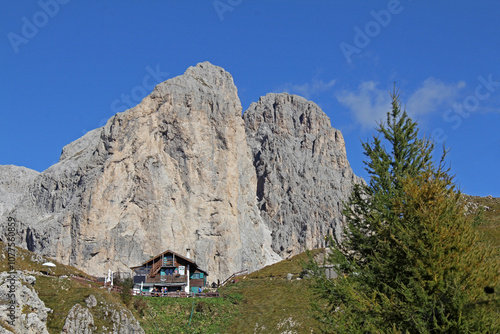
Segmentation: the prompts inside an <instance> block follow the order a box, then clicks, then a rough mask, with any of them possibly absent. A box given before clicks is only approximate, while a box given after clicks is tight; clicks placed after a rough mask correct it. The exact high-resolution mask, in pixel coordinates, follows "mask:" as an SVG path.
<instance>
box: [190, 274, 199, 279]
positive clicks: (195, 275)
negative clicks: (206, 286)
mask: <svg viewBox="0 0 500 334" xmlns="http://www.w3.org/2000/svg"><path fill="white" fill-rule="evenodd" d="M199 278H200V274H198V273H196V274H193V275H192V276H191V279H199Z"/></svg>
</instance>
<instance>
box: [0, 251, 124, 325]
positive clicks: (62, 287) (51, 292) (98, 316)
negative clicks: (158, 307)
mask: <svg viewBox="0 0 500 334" xmlns="http://www.w3.org/2000/svg"><path fill="white" fill-rule="evenodd" d="M0 249H1V250H2V256H1V257H0V271H8V270H9V269H8V268H9V267H8V262H7V261H8V259H7V256H6V252H7V249H6V246H5V243H3V242H0ZM44 262H52V263H54V264H56V267H50V268H48V267H45V266H42V263H44ZM14 266H15V269H16V270H22V271H25V272H28V273H29V274H32V275H33V276H35V277H36V281H35V284H34V286H33V288H34V289H35V291H36V292H37V293H38V296H39V298H40V299H41V300H42V301H43V302H44V304H45V306H46V307H48V308H50V309H52V312H51V313H49V314H48V316H47V329H48V331H49V333H61V331H62V328H63V326H64V322H65V321H66V317H67V315H68V313H69V310H70V309H71V308H72V307H73V306H74V305H75V304H81V305H82V306H85V307H86V303H85V299H86V298H87V297H88V296H90V295H94V297H95V298H96V300H97V306H96V307H94V308H92V309H91V310H90V311H91V313H92V316H93V318H94V331H95V332H97V333H100V332H102V327H106V328H108V329H110V330H112V328H113V323H112V321H111V312H112V310H119V309H124V308H125V306H124V305H123V303H122V302H121V300H120V296H119V295H118V294H116V293H109V292H108V291H107V290H105V289H100V288H99V287H100V286H99V285H97V284H93V283H90V282H89V283H86V284H82V283H79V282H76V281H74V280H72V279H70V278H69V277H68V276H70V275H77V276H83V277H90V276H89V275H87V274H86V273H84V272H83V271H81V270H78V269H76V268H74V267H71V266H66V265H64V264H61V263H59V262H57V261H54V260H51V259H48V258H45V257H43V256H40V255H38V254H35V253H33V252H30V251H28V250H25V249H20V248H16V260H15V265H14ZM43 272H47V273H49V274H50V275H51V276H48V275H45V274H43ZM25 311H26V312H31V310H28V309H27V310H25ZM4 327H5V326H4Z"/></svg>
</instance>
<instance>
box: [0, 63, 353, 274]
mask: <svg viewBox="0 0 500 334" xmlns="http://www.w3.org/2000/svg"><path fill="white" fill-rule="evenodd" d="M241 113H242V108H241V103H240V100H239V98H238V95H237V89H236V87H235V85H234V83H233V79H232V77H231V75H230V74H229V73H227V72H226V71H224V70H223V69H222V68H220V67H217V66H214V65H211V64H210V63H206V62H205V63H201V64H198V65H197V66H195V67H190V68H189V69H188V70H187V71H186V72H185V73H184V75H181V76H179V77H176V78H173V79H170V80H168V81H166V82H163V83H161V84H159V85H158V86H157V87H156V88H155V89H154V91H153V92H152V93H151V94H150V95H149V96H147V97H146V98H145V99H144V100H143V101H142V102H141V103H140V104H138V105H137V106H136V107H134V108H132V109H129V110H127V111H125V112H123V113H119V114H117V115H115V116H114V117H112V118H111V119H110V120H109V121H108V122H107V124H106V125H105V126H104V127H102V128H99V129H96V130H94V131H91V132H89V133H87V134H86V135H85V136H83V137H82V138H80V139H78V140H76V141H74V142H73V143H71V144H69V145H67V146H66V147H64V149H63V151H62V154H61V158H60V161H59V163H57V164H55V165H54V166H52V167H50V168H49V169H47V170H46V171H44V172H42V173H37V172H34V171H29V170H26V169H22V168H17V167H5V166H2V167H1V169H0V175H3V176H2V177H0V199H1V200H3V199H4V198H5V199H8V200H6V201H5V205H4V206H3V207H2V210H3V212H0V213H2V214H1V215H0V235H3V236H5V235H6V233H7V231H6V226H7V224H6V222H7V221H10V222H14V223H15V226H16V230H17V233H18V236H19V238H18V240H17V244H18V245H19V246H21V247H24V248H27V249H29V250H31V251H34V252H37V253H40V254H43V255H45V256H49V257H52V258H55V259H56V260H58V261H60V262H62V263H65V264H69V265H74V266H76V267H78V268H80V269H82V270H84V271H86V272H88V273H90V274H94V275H97V276H104V275H105V273H107V271H108V269H111V270H113V271H117V270H120V271H128V268H129V267H130V266H133V265H138V264H140V263H142V262H143V261H145V260H146V259H148V258H149V257H150V256H152V255H154V254H157V253H159V252H162V251H164V250H166V249H171V250H173V251H176V252H180V253H184V251H185V249H186V248H190V249H191V255H192V257H194V259H195V261H196V262H197V263H198V264H199V265H200V266H201V267H202V268H203V269H204V270H207V271H208V272H209V274H210V276H209V279H210V280H217V279H218V278H220V279H224V278H226V277H227V276H229V275H230V274H231V273H233V272H236V271H239V270H242V269H249V270H251V271H252V270H255V269H258V268H261V267H262V266H264V265H267V264H270V263H273V262H275V261H277V260H279V259H280V258H281V257H280V255H281V256H285V257H286V256H289V255H292V254H295V253H297V252H300V251H302V250H304V249H305V248H314V247H320V246H323V242H324V236H326V235H327V234H329V233H338V232H339V231H340V226H341V224H342V221H341V218H340V216H339V213H340V203H341V201H342V200H344V199H345V198H346V196H347V194H348V192H349V191H350V187H351V184H352V182H353V181H355V180H356V179H355V177H354V175H353V174H352V171H351V169H350V167H349V164H348V162H347V158H346V155H345V146H344V142H343V139H342V135H341V134H340V132H339V131H338V130H335V129H333V128H332V127H331V126H330V121H329V119H328V117H326V115H325V114H324V113H323V112H322V111H321V110H320V109H319V108H318V107H317V106H316V105H315V104H314V103H312V102H309V101H306V100H305V99H303V98H300V97H297V96H291V95H288V94H270V95H268V96H266V97H263V98H261V100H260V101H259V102H258V103H255V104H252V105H251V107H250V109H249V110H248V111H247V112H245V115H244V120H243V118H242V116H241ZM23 173H24V176H23V175H22V174H23ZM2 240H5V237H2Z"/></svg>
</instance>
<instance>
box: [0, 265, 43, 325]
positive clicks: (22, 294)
mask: <svg viewBox="0 0 500 334" xmlns="http://www.w3.org/2000/svg"><path fill="white" fill-rule="evenodd" d="M35 280H36V278H35V277H34V276H30V275H25V274H24V273H22V272H10V273H8V272H1V273H0V321H1V322H2V323H3V324H9V325H11V327H12V329H14V332H15V333H26V334H45V333H46V334H48V333H49V332H48V330H47V315H48V313H49V312H52V310H51V309H49V308H48V307H45V304H44V302H43V301H42V300H40V298H39V297H38V294H37V293H36V291H35V290H34V289H33V287H32V285H33V284H34V282H35Z"/></svg>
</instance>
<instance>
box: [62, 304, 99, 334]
mask: <svg viewBox="0 0 500 334" xmlns="http://www.w3.org/2000/svg"><path fill="white" fill-rule="evenodd" d="M93 332H94V317H93V316H92V313H90V310H89V309H88V308H86V307H83V306H81V305H80V304H75V306H73V307H72V308H71V310H69V313H68V316H67V317H66V321H65V322H64V327H63V330H62V332H61V334H63V333H65V334H92V333H93Z"/></svg>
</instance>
